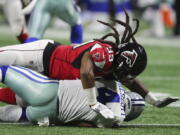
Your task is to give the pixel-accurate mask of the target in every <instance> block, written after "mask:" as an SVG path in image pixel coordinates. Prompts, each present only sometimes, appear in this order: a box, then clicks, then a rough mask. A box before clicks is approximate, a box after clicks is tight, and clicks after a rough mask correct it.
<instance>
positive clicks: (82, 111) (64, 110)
mask: <svg viewBox="0 0 180 135" xmlns="http://www.w3.org/2000/svg"><path fill="white" fill-rule="evenodd" d="M71 86H72V87H71ZM96 87H97V88H98V91H97V99H98V101H99V102H101V103H103V104H106V105H107V106H108V107H109V108H110V109H111V110H112V111H113V112H114V114H115V115H116V116H117V118H118V122H121V121H123V119H124V118H125V113H124V103H123V102H122V101H123V100H122V99H123V96H124V90H123V88H122V87H121V84H120V83H118V82H112V81H103V80H101V81H96ZM58 96H59V115H58V118H59V120H60V122H62V123H67V122H72V121H90V122H92V123H93V124H95V125H96V126H98V127H112V125H113V123H114V122H113V121H110V120H106V119H104V118H103V117H102V116H101V115H100V114H97V113H96V112H95V111H93V110H92V109H91V108H90V107H89V106H88V103H87V99H86V95H85V91H84V90H83V88H82V84H81V81H80V80H73V81H71V80H62V81H60V83H59V90H58Z"/></svg>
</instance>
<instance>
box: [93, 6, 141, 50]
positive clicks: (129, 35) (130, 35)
mask: <svg viewBox="0 0 180 135" xmlns="http://www.w3.org/2000/svg"><path fill="white" fill-rule="evenodd" d="M123 10H124V13H125V15H126V22H123V21H121V20H117V19H111V21H112V22H113V23H114V24H115V23H118V24H120V25H122V26H124V27H125V30H124V33H123V36H122V38H121V40H120V39H119V36H120V34H119V33H118V31H117V29H116V28H115V27H114V26H113V25H112V24H110V23H106V22H103V21H100V20H98V22H100V23H102V24H104V25H106V26H108V27H110V28H111V29H112V30H113V31H114V33H108V34H106V35H104V36H103V37H101V38H100V39H94V40H96V41H99V42H101V43H106V44H110V45H111V46H112V47H113V50H114V51H117V50H118V48H121V45H122V44H126V43H129V42H130V40H131V39H132V41H133V43H135V44H137V42H136V40H135V38H134V35H135V34H136V32H137V31H138V28H139V20H138V19H133V21H135V22H136V27H135V30H134V31H132V28H131V27H130V25H129V15H128V13H127V12H126V10H125V9H123ZM108 37H113V38H114V39H115V42H113V41H109V40H106V38H108Z"/></svg>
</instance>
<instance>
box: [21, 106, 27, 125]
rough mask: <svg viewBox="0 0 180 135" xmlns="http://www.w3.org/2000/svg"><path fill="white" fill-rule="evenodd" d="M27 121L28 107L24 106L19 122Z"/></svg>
mask: <svg viewBox="0 0 180 135" xmlns="http://www.w3.org/2000/svg"><path fill="white" fill-rule="evenodd" d="M27 121H28V118H27V116H26V108H22V114H21V117H20V119H19V122H27Z"/></svg>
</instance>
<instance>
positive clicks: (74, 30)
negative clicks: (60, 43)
mask: <svg viewBox="0 0 180 135" xmlns="http://www.w3.org/2000/svg"><path fill="white" fill-rule="evenodd" d="M82 34H83V28H82V25H75V26H72V27H71V43H75V44H78V43H82V40H83V35H82Z"/></svg>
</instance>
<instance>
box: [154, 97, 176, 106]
mask: <svg viewBox="0 0 180 135" xmlns="http://www.w3.org/2000/svg"><path fill="white" fill-rule="evenodd" d="M177 100H179V98H178V97H166V98H164V99H160V100H158V101H156V103H155V104H154V106H156V107H165V106H167V105H169V104H171V103H173V102H176V101H177Z"/></svg>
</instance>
